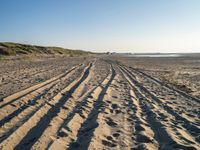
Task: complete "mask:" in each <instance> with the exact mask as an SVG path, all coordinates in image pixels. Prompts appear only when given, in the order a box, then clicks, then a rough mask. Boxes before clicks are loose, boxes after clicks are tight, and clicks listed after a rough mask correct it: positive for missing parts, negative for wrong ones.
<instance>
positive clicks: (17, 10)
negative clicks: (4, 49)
mask: <svg viewBox="0 0 200 150" xmlns="http://www.w3.org/2000/svg"><path fill="white" fill-rule="evenodd" d="M0 17H1V25H0V33H1V34H0V41H2V42H17V43H25V44H33V45H43V46H59V47H64V48H71V49H82V50H88V51H95V52H107V51H110V52H120V53H159V52H160V53H190V52H193V53H199V52H200V42H199V39H200V28H199V26H200V20H199V18H200V1H198V0H191V1H188V0H176V1H174V0H167V1H149V0H140V1H136V0H127V1H123V0H110V1H106V0H101V1H97V0H88V1H81V0H77V1H54V0H43V1H40V0H35V1H31V0H18V1H7V0H2V1H1V6H0Z"/></svg>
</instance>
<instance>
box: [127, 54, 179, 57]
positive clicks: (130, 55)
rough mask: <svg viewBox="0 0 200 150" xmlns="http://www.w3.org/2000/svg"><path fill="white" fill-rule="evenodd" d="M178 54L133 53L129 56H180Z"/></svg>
mask: <svg viewBox="0 0 200 150" xmlns="http://www.w3.org/2000/svg"><path fill="white" fill-rule="evenodd" d="M180 56H181V55H180V54H133V55H129V57H180Z"/></svg>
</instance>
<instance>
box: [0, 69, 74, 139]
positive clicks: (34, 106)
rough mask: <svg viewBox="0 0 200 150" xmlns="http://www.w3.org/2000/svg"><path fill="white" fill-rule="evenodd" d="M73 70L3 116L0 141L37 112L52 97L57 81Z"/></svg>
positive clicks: (69, 73)
mask: <svg viewBox="0 0 200 150" xmlns="http://www.w3.org/2000/svg"><path fill="white" fill-rule="evenodd" d="M74 71H75V70H74V69H73V68H72V69H70V70H69V71H68V74H66V76H64V77H62V78H59V79H58V80H56V81H55V82H52V83H50V84H48V86H47V87H45V90H44V92H43V93H42V92H41V94H39V95H36V97H34V99H32V101H30V102H31V103H25V104H24V105H22V106H20V107H19V108H18V109H16V110H15V111H13V112H12V113H11V114H9V115H8V116H6V117H4V118H3V119H2V120H1V121H0V125H1V126H3V125H5V126H4V127H3V128H1V130H0V131H1V138H0V141H1V142H2V141H4V140H5V139H6V138H7V137H8V136H10V135H11V134H12V133H13V132H14V131H15V130H17V129H18V128H19V127H20V126H21V125H23V123H25V122H26V121H27V120H28V119H29V117H31V116H33V115H34V113H35V112H37V111H38V110H39V109H40V108H42V107H43V106H44V105H45V103H47V100H50V99H51V98H53V95H52V93H55V92H56V90H58V88H59V86H58V85H59V83H62V81H65V80H66V79H67V78H68V76H69V75H71V74H72V73H73V72H74ZM43 88H44V87H43ZM36 94H38V93H36ZM47 98H48V99H47ZM45 99H46V100H45Z"/></svg>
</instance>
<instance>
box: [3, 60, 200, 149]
mask: <svg viewBox="0 0 200 150" xmlns="http://www.w3.org/2000/svg"><path fill="white" fill-rule="evenodd" d="M140 59H142V58H140ZM154 61H155V60H149V59H144V58H143V61H141V60H138V59H133V58H123V57H88V58H65V57H62V58H60V57H58V58H57V57H55V58H48V59H47V58H44V59H38V60H12V61H6V62H2V63H1V65H0V70H1V73H0V74H1V82H0V89H1V97H0V98H1V101H0V149H5V150H8V149H16V150H18V149H19V150H21V149H44V150H45V149H50V150H57V149H61V150H62V149H80V150H82V149H83V150H84V149H91V150H93V149H96V150H99V149H100V150H101V149H102V150H103V149H106V150H107V149H113V150H115V149H125V150H126V149H127V150H128V149H132V150H140V149H149V150H155V149H161V150H167V149H168V150H171V149H192V150H193V149H194V150H195V149H199V148H200V127H199V126H200V119H199V118H200V100H199V98H198V92H197V93H196V95H195V94H194V92H191V91H190V92H187V91H186V90H185V89H182V88H181V87H179V86H176V85H175V84H172V83H171V82H172V81H169V80H167V77H166V76H167V75H166V73H165V72H166V71H168V72H170V73H172V72H173V69H174V68H173V67H174V66H172V65H171V64H167V63H165V65H162V64H161V63H160V65H159V64H157V61H158V60H156V63H155V64H157V65H154ZM159 61H161V62H162V60H159ZM148 62H149V63H148ZM180 62H181V61H180ZM187 64H188V66H187V69H184V68H181V67H182V66H181V63H180V65H179V64H178V63H176V64H175V63H174V65H176V66H179V70H177V71H179V73H180V72H181V73H180V74H179V76H181V74H182V72H185V71H187V72H189V75H190V76H193V74H194V72H195V74H196V73H197V71H196V70H195V69H193V68H192V67H191V64H190V63H185V64H184V65H187ZM196 66H197V65H196ZM164 68H165V69H164ZM166 68H168V69H166ZM168 75H169V73H168ZM173 77H174V80H175V81H177V80H179V82H181V81H180V79H182V81H185V80H186V79H185V78H184V76H183V77H182V78H181V77H179V79H177V78H176V77H175V76H173ZM38 78H40V79H41V80H38ZM163 78H165V80H164V79H163ZM176 79H177V80H176ZM192 79H193V78H192ZM175 81H174V82H175ZM187 81H188V82H187V83H189V84H192V85H193V86H189V84H188V85H187V84H186V87H188V88H190V89H193V90H194V89H195V87H196V88H197V89H198V88H199V87H198V82H197V83H193V80H188V79H187Z"/></svg>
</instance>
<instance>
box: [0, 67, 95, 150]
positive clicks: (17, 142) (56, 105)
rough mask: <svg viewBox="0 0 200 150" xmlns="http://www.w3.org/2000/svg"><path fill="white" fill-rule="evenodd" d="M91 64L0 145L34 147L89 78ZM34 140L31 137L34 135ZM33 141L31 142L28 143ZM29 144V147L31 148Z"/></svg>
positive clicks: (4, 146) (3, 146)
mask: <svg viewBox="0 0 200 150" xmlns="http://www.w3.org/2000/svg"><path fill="white" fill-rule="evenodd" d="M91 67H92V64H90V65H89V66H88V67H87V68H86V69H85V70H84V72H83V73H82V75H81V77H80V78H79V79H77V80H75V81H73V82H72V83H71V84H70V85H69V86H67V87H66V88H64V89H63V90H62V91H60V92H59V93H58V94H57V95H56V96H55V97H54V98H53V99H52V100H51V101H50V102H49V103H47V104H45V105H44V106H43V107H42V108H41V109H39V110H38V111H37V112H36V113H35V114H34V115H33V116H32V117H31V118H29V120H28V121H27V122H25V123H24V124H23V125H22V126H20V127H19V128H18V130H16V131H15V132H14V133H13V134H12V135H10V136H9V137H8V138H7V139H6V140H5V141H3V142H2V143H1V144H0V145H1V147H2V148H6V147H10V148H11V149H13V148H14V147H15V146H16V147H15V149H18V148H21V147H23V146H24V143H26V144H27V142H28V143H30V145H33V144H34V143H35V142H36V141H37V139H38V138H39V137H40V136H41V134H42V132H43V131H44V130H45V128H46V127H47V126H48V123H49V122H50V121H51V119H52V118H54V117H55V116H56V115H57V113H58V112H59V110H60V108H61V107H62V106H63V104H64V103H65V102H66V101H67V99H68V98H69V97H70V96H71V94H72V93H73V91H74V90H75V89H76V88H77V87H78V86H79V85H80V84H81V82H82V81H84V79H85V78H86V77H87V76H88V74H89V71H90V68H91ZM34 134H35V137H34V138H32V139H29V138H30V135H34ZM27 140H31V141H27ZM30 145H29V144H28V145H27V146H28V147H31V146H30Z"/></svg>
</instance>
